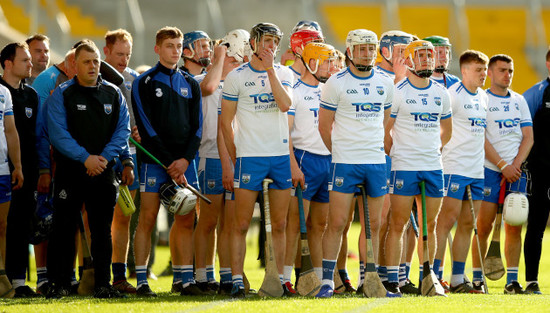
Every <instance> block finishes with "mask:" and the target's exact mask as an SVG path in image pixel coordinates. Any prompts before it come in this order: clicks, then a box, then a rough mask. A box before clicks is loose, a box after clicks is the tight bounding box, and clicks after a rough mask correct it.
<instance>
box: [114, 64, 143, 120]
mask: <svg viewBox="0 0 550 313" xmlns="http://www.w3.org/2000/svg"><path fill="white" fill-rule="evenodd" d="M138 76H139V74H138V72H136V71H134V70H133V69H131V68H129V67H127V68H125V69H124V72H122V77H124V81H123V82H122V84H120V85H119V86H118V88H119V89H120V91H121V92H122V94H123V95H124V98H125V99H126V104H127V106H128V113H130V127H134V125H136V118H135V117H134V109H133V108H132V83H133V82H134V80H135V79H136V78H137V77H138Z"/></svg>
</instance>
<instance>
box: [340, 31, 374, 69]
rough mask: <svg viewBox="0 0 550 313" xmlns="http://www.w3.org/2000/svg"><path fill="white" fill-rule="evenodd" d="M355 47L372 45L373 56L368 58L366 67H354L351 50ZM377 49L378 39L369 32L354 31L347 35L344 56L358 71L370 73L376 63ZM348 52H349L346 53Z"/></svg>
mask: <svg viewBox="0 0 550 313" xmlns="http://www.w3.org/2000/svg"><path fill="white" fill-rule="evenodd" d="M356 45H374V55H373V56H370V58H371V60H370V63H369V64H367V65H359V64H357V65H355V63H354V62H353V48H354V47H355V46H356ZM377 47H378V37H377V36H376V34H375V33H374V32H372V31H370V30H366V29H355V30H352V31H350V32H349V33H348V37H347V38H346V54H347V56H348V58H349V60H350V61H351V63H352V64H353V65H354V66H355V67H356V68H357V69H358V70H360V71H370V70H371V69H372V67H373V66H374V62H375V61H376V49H377ZM348 51H349V52H348Z"/></svg>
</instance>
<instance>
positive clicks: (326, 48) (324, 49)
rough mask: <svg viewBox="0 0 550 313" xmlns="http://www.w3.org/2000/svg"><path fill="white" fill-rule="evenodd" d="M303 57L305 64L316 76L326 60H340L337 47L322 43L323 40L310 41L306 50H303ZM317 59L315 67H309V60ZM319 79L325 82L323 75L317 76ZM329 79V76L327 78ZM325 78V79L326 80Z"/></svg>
mask: <svg viewBox="0 0 550 313" xmlns="http://www.w3.org/2000/svg"><path fill="white" fill-rule="evenodd" d="M302 59H303V61H304V65H305V66H306V68H307V69H308V71H309V72H310V73H311V74H313V76H315V74H316V73H317V71H318V70H319V65H321V64H323V63H324V62H325V61H335V62H337V61H338V54H336V49H334V47H333V46H331V45H329V44H326V43H321V42H309V43H308V44H307V45H306V46H305V47H304V51H303V52H302ZM310 60H315V68H314V69H312V68H310V67H309V61H310ZM315 78H317V79H318V80H319V81H321V82H323V81H322V80H323V78H322V77H317V76H315ZM326 79H328V77H327V78H326ZM326 79H325V81H326Z"/></svg>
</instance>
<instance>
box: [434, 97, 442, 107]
mask: <svg viewBox="0 0 550 313" xmlns="http://www.w3.org/2000/svg"><path fill="white" fill-rule="evenodd" d="M434 101H435V104H436V105H437V106H440V105H441V98H440V97H434Z"/></svg>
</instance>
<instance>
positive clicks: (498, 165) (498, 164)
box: [497, 159, 504, 168]
mask: <svg viewBox="0 0 550 313" xmlns="http://www.w3.org/2000/svg"><path fill="white" fill-rule="evenodd" d="M502 161H504V159H500V161H498V162H497V167H498V168H500V162H502Z"/></svg>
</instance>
